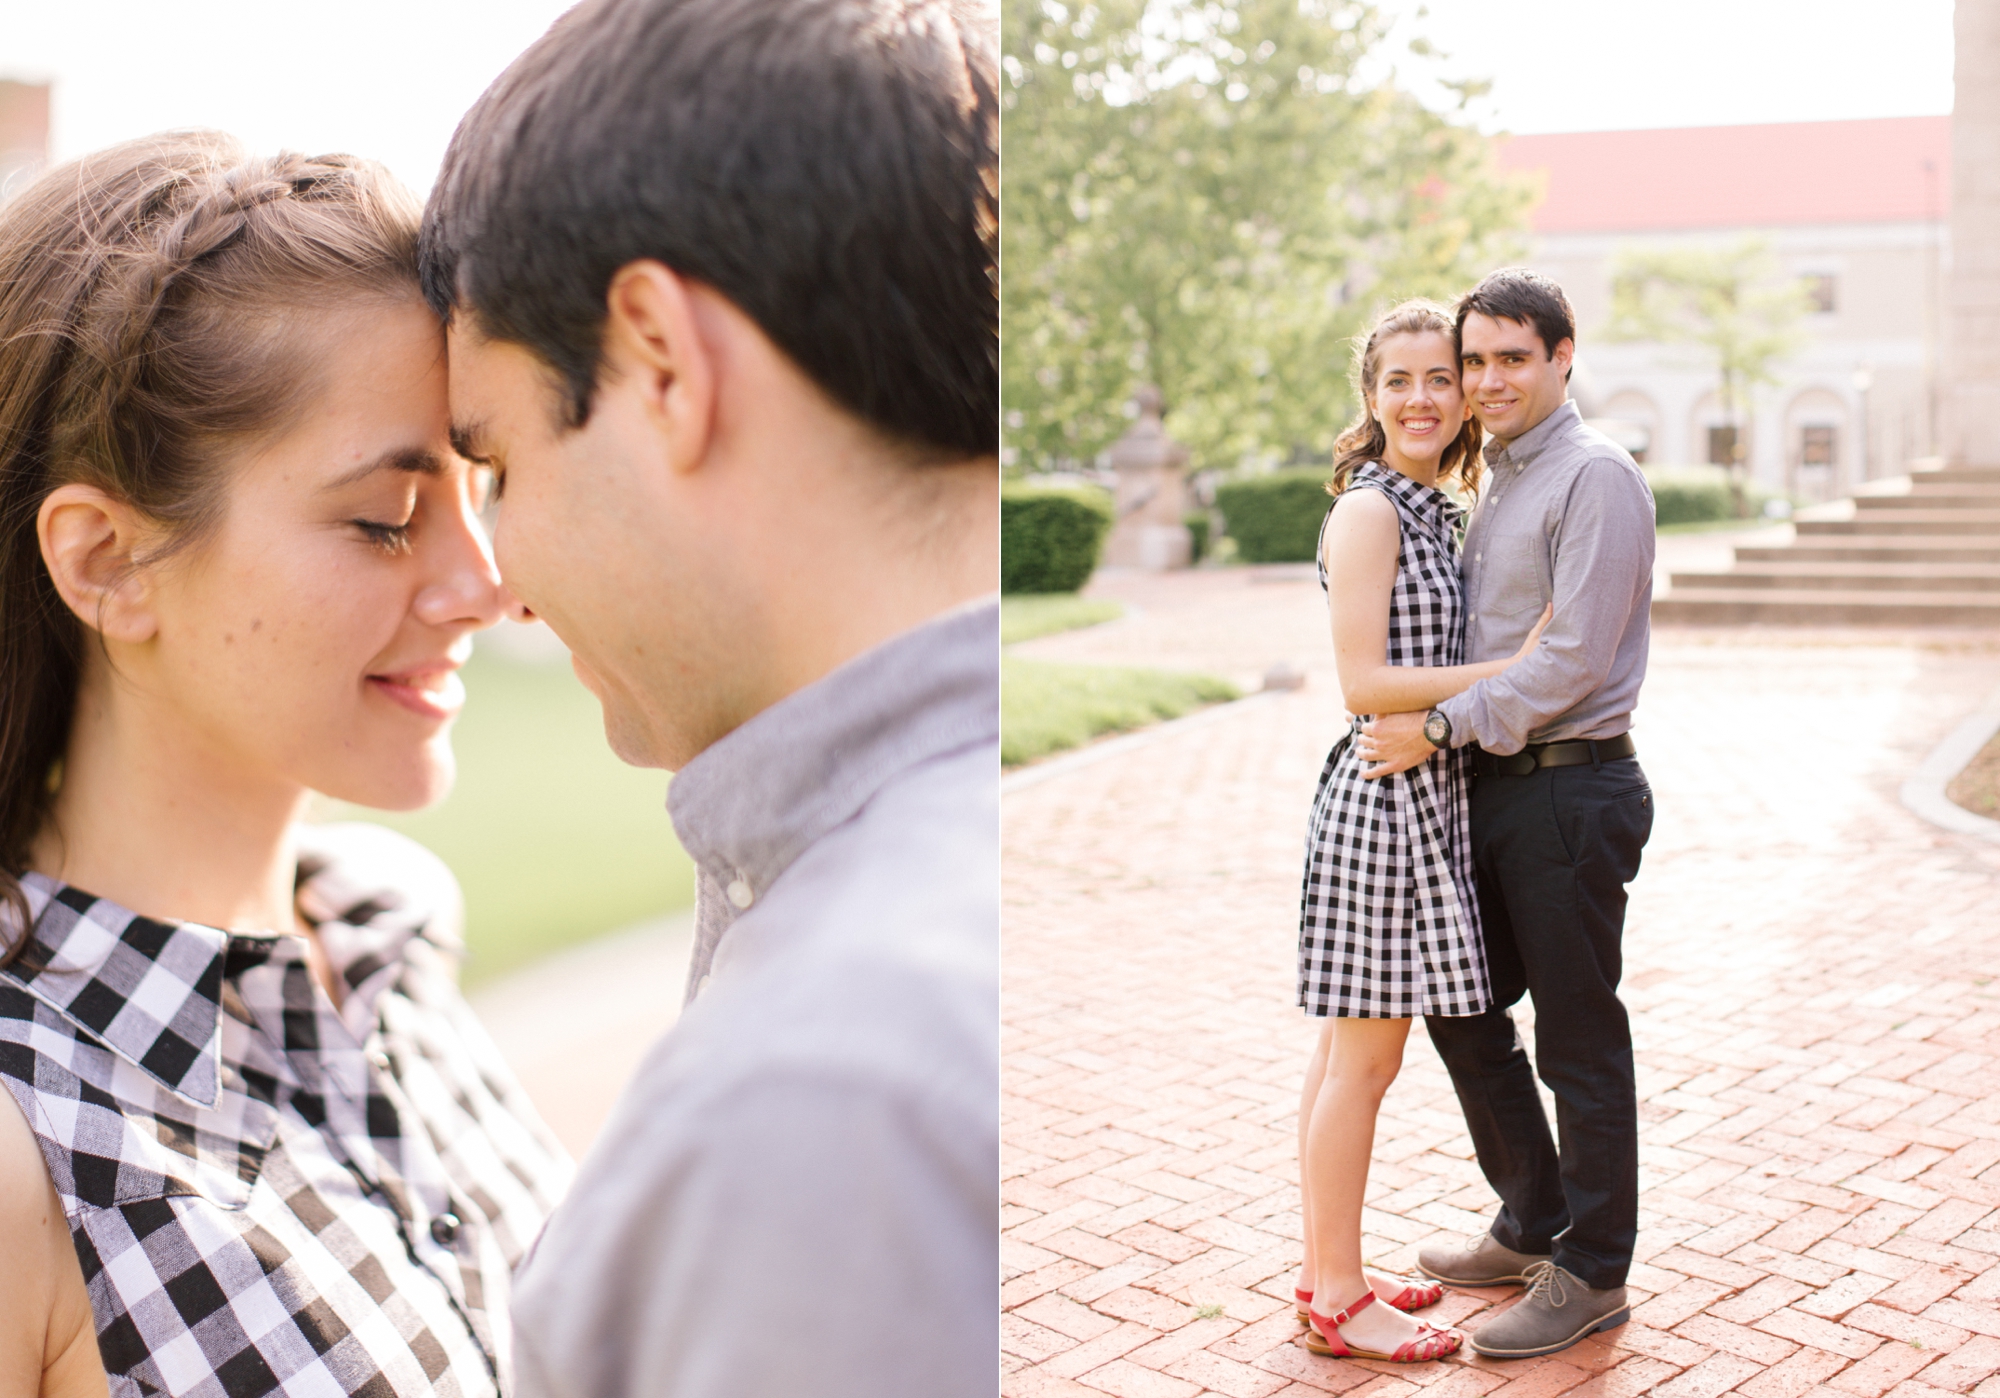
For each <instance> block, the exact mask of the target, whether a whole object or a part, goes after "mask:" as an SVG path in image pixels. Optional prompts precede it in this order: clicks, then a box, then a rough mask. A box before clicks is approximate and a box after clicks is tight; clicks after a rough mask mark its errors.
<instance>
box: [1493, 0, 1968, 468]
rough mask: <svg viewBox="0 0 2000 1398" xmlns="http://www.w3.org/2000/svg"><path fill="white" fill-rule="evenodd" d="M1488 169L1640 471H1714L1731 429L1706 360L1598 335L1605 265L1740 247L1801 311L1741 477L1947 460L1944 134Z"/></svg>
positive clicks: (1870, 129) (1581, 146) (1556, 141)
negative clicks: (1767, 257) (1508, 174)
mask: <svg viewBox="0 0 2000 1398" xmlns="http://www.w3.org/2000/svg"><path fill="white" fill-rule="evenodd" d="M1968 8H1977V7H1967V6H1963V5H1962V6H1960V7H1959V11H1960V14H1961V16H1963V15H1964V14H1965V12H1966V10H1967V9H1968ZM1964 23H1965V21H1964V19H1963V18H1961V20H1960V24H1961V26H1963V24H1964ZM1964 90H1965V89H1964V87H1963V85H1961V87H1960V92H1961V94H1963V93H1964ZM1962 100H1963V98H1961V101H1962ZM1995 100H1996V101H2000V98H1996V99H1995ZM1500 161H1501V164H1502V165H1503V167H1505V168H1508V169H1511V170H1516V171H1523V172H1532V173H1534V174H1536V175H1538V176H1539V177H1540V178H1541V179H1542V180H1543V181H1544V182H1545V185H1544V188H1545V194H1544V197H1543V199H1542V202H1541V204H1540V205H1539V207H1538V208H1537V209H1536V211H1535V213H1534V216H1533V224H1532V227H1533V238H1532V244H1531V247H1532V251H1531V255H1530V257H1529V259H1528V262H1529V265H1531V266H1533V267H1535V268H1536V269H1537V270H1540V271H1543V272H1546V273H1547V274H1549V275H1550V276H1552V277H1554V278H1555V279H1556V280H1557V281H1559V282H1560V283H1562V285H1563V287H1564V288H1565V290H1566V291H1567V292H1568V294H1569V296H1570V300H1571V303H1572V304H1573V305H1574V307H1575V309H1576V313H1577V325H1578V333H1579V346H1578V353H1579V359H1578V371H1577V374H1576V376H1575V379H1574V380H1573V383H1572V393H1573V396H1574V397H1575V398H1576V399H1577V400H1578V405H1579V406H1580V407H1581V408H1582V409H1583V411H1584V413H1585V415H1586V416H1588V417H1593V418H1599V419H1605V420H1607V421H1606V426H1607V428H1609V429H1611V430H1613V431H1614V434H1615V435H1618V436H1620V437H1621V439H1623V440H1624V441H1625V443H1626V445H1627V446H1629V447H1631V448H1632V449H1633V450H1634V452H1635V454H1638V455H1641V456H1642V457H1643V458H1644V459H1645V460H1646V461H1647V462H1649V463H1652V464H1658V465H1683V464H1697V463H1705V462H1710V461H1721V460H1725V459H1727V450H1728V445H1729V439H1728V437H1727V434H1726V418H1725V415H1724V413H1723V410H1722V405H1721V403H1720V401H1719V395H1718V389H1719V384H1718V376H1717V373H1716V371H1715V369H1714V368H1713V367H1712V366H1711V365H1710V364H1708V363H1707V362H1705V361H1704V360H1703V358H1702V356H1701V353H1700V351H1698V350H1695V349H1692V348H1689V347H1683V346H1668V345H1654V344H1637V343H1625V344H1619V343H1612V342H1610V341H1608V340H1607V339H1606V338H1605V337H1604V333H1603V332H1604V329H1605V327H1606V325H1607V323H1608V321H1609V318H1610V314H1611V281H1612V273H1613V269H1614V266H1615V264H1616V261H1617V259H1618V257H1619V255H1620V254H1621V253H1622V252H1623V251H1625V250H1627V249H1649V250H1650V249H1665V248H1674V247H1689V246H1697V247H1713V248H1722V247H1729V246H1735V245H1738V244H1740V243H1741V242H1742V241H1743V240H1744V239H1746V238H1749V237H1756V238H1760V239H1762V240H1763V241H1764V242H1765V243H1766V244H1767V245H1768V246H1769V248H1770V249H1771V251H1772V253H1773V255H1774V256H1775V258H1776V259H1777V261H1778V263H1779V265H1780V267H1781V268H1782V269H1783V270H1784V271H1786V272H1789V273H1790V274H1792V275H1795V276H1797V277H1799V278H1800V279H1801V283H1802V286H1803V288H1804V289H1805V291H1806V293H1807V299H1808V302H1809V304H1811V305H1812V306H1813V309H1812V310H1811V311H1810V312H1809V313H1808V314H1807V316H1806V317H1805V318H1804V320H1803V321H1802V323H1801V325H1800V330H1801V332H1802V343H1801V347H1800V348H1799V349H1798V350H1797V351H1796V352H1795V353H1794V354H1792V355H1791V356H1790V357H1789V358H1788V359H1787V360H1786V361H1785V362H1784V363H1782V364H1781V365H1780V366H1779V368H1778V379H1779V382H1778V383H1777V384H1776V385H1775V386H1770V387H1764V388H1760V389H1758V390H1757V392H1756V394H1755V397H1754V401H1753V405H1752V410H1751V413H1750V415H1749V416H1750V420H1749V422H1748V423H1747V424H1746V431H1747V434H1748V437H1747V441H1746V442H1745V443H1744V445H1745V447H1746V453H1745V455H1746V458H1747V461H1748V463H1749V466H1750V470H1751V474H1752V475H1753V477H1754V478H1755V479H1757V480H1759V481H1760V482H1763V483H1764V484H1766V485H1768V486H1770V487H1772V488H1773V489H1777V490H1783V491H1789V492H1791V493H1793V494H1795V495H1797V496H1799V497H1801V498H1804V499H1807V500H1812V499H1823V498H1827V497H1829V496H1832V495H1836V494H1840V493H1843V492H1844V491H1845V490H1847V489H1848V488H1850V487H1852V486H1853V485H1854V484H1856V483H1858V482H1860V481H1863V480H1867V479H1871V478H1874V477H1879V476H1884V475H1891V474H1897V473H1900V472H1901V471H1902V470H1904V469H1905V467H1906V465H1907V463H1909V462H1910V461H1911V460H1913V459H1918V458H1925V457H1931V456H1934V455H1937V454H1940V453H1941V452H1943V451H1944V449H1945V446H1944V435H1943V434H1944V432H1945V427H1944V421H1943V418H1944V411H1945V403H1944V399H1945V397H1946V396H1947V393H1946V385H1947V384H1948V382H1949V379H1948V377H1947V376H1946V374H1945V372H1944V369H1945V366H1944V364H1943V362H1942V361H1943V357H1944V355H1943V349H1942V347H1943V346H1944V345H1945V344H1946V343H1948V340H1949V337H1948V334H1947V331H1948V324H1949V317H1950V315H1951V314H1952V312H1951V311H1950V309H1949V307H1950V302H1951V297H1952V294H1953V293H1952V289H1951V282H1950V277H1951V232H1952V228H1953V224H1952V209H1953V197H1954V187H1953V169H1952V118H1950V117H1945V116H1938V117H1899V118H1887V119H1879V120H1866V121H1828V122H1799V123H1785V124H1776V125H1765V126H1736V127H1701V128H1687V129H1679V130H1657V131H1601V132H1584V133H1573V134H1562V135H1543V136H1520V137H1515V138H1513V139H1512V140H1509V141H1507V142H1506V143H1504V145H1503V146H1502V147H1501V150H1500ZM1997 168H2000V167H1997ZM1996 305H2000V302H1996ZM1996 344H2000V341H1996ZM1996 448H1997V449H2000V439H1996ZM1996 460H2000V456H1996Z"/></svg>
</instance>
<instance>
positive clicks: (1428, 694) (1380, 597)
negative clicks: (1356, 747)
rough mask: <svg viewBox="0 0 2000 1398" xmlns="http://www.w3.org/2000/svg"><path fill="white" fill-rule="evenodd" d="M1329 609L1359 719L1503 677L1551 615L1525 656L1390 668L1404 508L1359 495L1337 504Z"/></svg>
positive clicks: (1349, 700)
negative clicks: (1401, 510) (1393, 596)
mask: <svg viewBox="0 0 2000 1398" xmlns="http://www.w3.org/2000/svg"><path fill="white" fill-rule="evenodd" d="M1325 548H1326V580H1327V588H1326V593H1327V608H1328V610H1329V611H1330V612H1331V613H1332V616H1333V655H1334V662H1335V663H1336V664H1337V665H1338V666H1339V669H1340V694H1341V701H1342V702H1343V703H1344V704H1346V706H1347V711H1348V712H1349V713H1351V714H1399V713H1408V712H1410V711H1412V710H1417V709H1428V708H1430V707H1431V706H1432V705H1433V704H1436V703H1438V702H1439V701H1440V700H1443V699H1449V698H1450V697H1451V696H1452V695H1454V694H1459V693H1462V692H1463V691H1465V690H1467V689H1469V688H1471V687H1472V685H1473V684H1474V682H1476V681H1478V680H1483V679H1486V678H1488V677H1489V676H1492V675H1497V674H1499V673H1500V672H1501V671H1502V670H1505V669H1506V668H1507V667H1508V666H1509V665H1512V664H1514V663H1515V662H1516V661H1518V660H1520V659H1521V658H1522V656H1525V655H1527V654H1528V653H1529V652H1530V651H1532V650H1533V649H1534V648H1535V643H1536V642H1537V641H1538V640H1540V639H1541V635H1542V627H1543V626H1545V625H1547V624H1548V616H1547V614H1546V613H1544V614H1543V617H1542V620H1541V621H1540V622H1537V623H1536V625H1535V629H1534V630H1533V631H1531V632H1529V633H1528V639H1527V641H1526V642H1525V643H1524V644H1523V645H1522V647H1521V649H1520V651H1519V652H1517V653H1516V654H1514V655H1511V656H1509V657H1508V658H1507V659H1505V660H1487V661H1482V662H1481V663H1480V664H1477V665H1390V664H1388V663H1387V662H1386V661H1385V659H1384V657H1385V656H1386V655H1387V654H1388V650H1389V599H1390V594H1391V593H1392V592H1394V590H1395V586H1396V558H1397V555H1398V553H1399V552H1400V551H1401V548H1402V530H1401V528H1400V526H1399V524H1398V522H1397V516H1396V506H1395V505H1394V504H1393V503H1392V502H1391V501H1390V500H1389V498H1388V497H1387V496H1386V495H1384V494H1382V492H1381V491H1379V490H1351V491H1348V492H1347V493H1346V494H1345V495H1342V496H1341V497H1340V498H1339V499H1338V500H1336V501H1335V502H1334V506H1333V518H1332V519H1331V520H1330V521H1328V523H1327V526H1326V545H1325Z"/></svg>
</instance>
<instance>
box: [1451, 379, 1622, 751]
mask: <svg viewBox="0 0 2000 1398" xmlns="http://www.w3.org/2000/svg"><path fill="white" fill-rule="evenodd" d="M1486 467H1487V469H1486V479H1485V480H1484V482H1482V484H1481V485H1480V488H1479V506H1478V508H1477V509H1476V510H1475V511H1474V513H1473V516H1472V523H1471V525H1470V526H1469V527H1468V528H1467V529H1466V532H1465V547H1464V549H1463V551H1462V556H1461V563H1460V566H1461V568H1462V569H1463V571H1464V574H1465V659H1466V661H1467V663H1468V664H1477V663H1479V662H1480V661H1483V660H1500V659H1504V658H1505V657H1507V656H1510V655H1512V654H1514V652H1516V651H1517V650H1519V649H1520V648H1521V642H1522V641H1524V640H1526V639H1527V637H1528V632H1529V631H1531V630H1533V629H1534V625H1535V622H1536V620H1537V619H1538V618H1539V617H1540V616H1541V614H1542V609H1543V608H1544V607H1545V606H1547V605H1548V604H1549V603H1550V601H1551V600H1553V601H1554V603H1555V614H1554V616H1553V617H1552V618H1551V619H1550V621H1549V625H1548V629H1547V630H1545V631H1543V632H1542V639H1541V644H1540V645H1538V646H1537V647H1536V648H1535V650H1534V652H1533V654H1531V655H1529V656H1528V658H1527V659H1525V660H1523V661H1521V662H1520V664H1518V665H1512V666H1509V667H1508V668H1507V670H1506V671H1505V672H1504V673H1502V674H1499V675H1495V676H1494V677H1493V678H1491V679H1485V680H1480V681H1479V682H1478V683H1477V684H1475V685H1473V686H1472V687H1471V688H1470V689H1468V690H1466V691H1465V692H1464V693H1463V694H1459V695H1455V696H1453V697H1452V698H1450V699H1447V700H1445V701H1444V702H1443V703H1442V704H1439V705H1438V709H1439V710H1440V711H1441V712H1442V713H1443V714H1444V716H1445V717H1446V718H1447V719H1449V720H1451V741H1452V745H1453V746H1454V747H1458V746H1463V745H1464V744H1466V743H1473V742H1476V743H1478V744H1479V745H1480V746H1481V747H1483V748H1485V749H1486V750H1487V751H1488V752H1497V753H1510V752H1519V751H1520V750H1521V749H1522V748H1523V747H1524V746H1526V745H1527V744H1529V743H1554V742H1562V741H1564V740H1567V739H1571V738H1615V737H1617V736H1618V735H1619V734H1620V733H1623V732H1625V731H1627V730H1628V729H1629V728H1630V727H1631V726H1632V712H1633V710H1634V709H1636V708H1637V707H1638V704H1639V686H1640V684H1641V683H1642V682H1643V681H1644V680H1645V678H1646V652H1647V646H1648V642H1649V640H1650V635H1651V632H1650V619H1651V610H1652V602H1653V545H1654V529H1653V492H1652V491H1651V490H1650V489H1649V488H1648V487H1647V485H1646V478H1645V477H1644V476H1643V475H1641V474H1640V472H1639V468H1638V467H1637V466H1635V465H1633V464H1632V458H1631V457H1630V456H1628V455H1627V454H1626V453H1625V450H1624V448H1622V447H1620V446H1618V445H1617V444H1616V443H1615V442H1613V441H1612V440H1611V439H1610V438H1609V437H1606V436H1605V435H1604V434H1603V433H1601V432H1598V431H1596V430H1595V429H1593V428H1590V427H1586V426H1585V425H1584V422H1583V417H1582V415H1581V414H1580V413H1578V412H1577V408H1576V404H1574V403H1564V404H1563V405H1562V406H1561V407H1559V408H1557V409H1556V410H1555V411H1554V412H1552V413H1550V414H1549V415H1548V416H1547V417H1546V418H1544V419H1542V421H1540V422H1538V423H1536V424H1535V426H1533V427H1531V428H1530V429H1528V430H1527V431H1526V432H1523V433H1522V434H1521V435H1520V436H1519V437H1516V438H1515V439H1514V440H1513V441H1511V442H1508V443H1505V444H1502V443H1499V442H1489V443H1488V444H1487V449H1486Z"/></svg>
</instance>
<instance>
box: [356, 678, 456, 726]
mask: <svg viewBox="0 0 2000 1398" xmlns="http://www.w3.org/2000/svg"><path fill="white" fill-rule="evenodd" d="M368 683H369V684H370V685H372V686H373V687H374V688H375V690H376V691H377V692H378V693H380V694H381V695H382V696H383V697H384V698H386V699H390V700H393V701H394V702H395V703H398V704H401V705H402V706H403V707H404V708H406V709H408V710H409V711H410V712H411V713H414V714H420V715H422V716H423V717H424V718H430V719H447V718H451V717H452V716H453V715H455V714H456V713H457V712H458V711H459V710H460V709H462V708H464V707H465V681H463V680H461V679H460V678H459V677H458V671H457V670H456V669H448V670H425V671H411V672H408V673H405V674H401V675H370V676H369V677H368Z"/></svg>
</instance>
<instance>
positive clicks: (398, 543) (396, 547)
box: [348, 515, 416, 553]
mask: <svg viewBox="0 0 2000 1398" xmlns="http://www.w3.org/2000/svg"><path fill="white" fill-rule="evenodd" d="M415 518H416V516H415V515H411V516H410V518H409V519H406V520H404V521H403V522H402V523H401V524H385V523H383V522H381V521H380V520H373V519H353V520H349V521H348V523H349V524H352V525H353V526H354V527H355V528H356V529H359V530H360V531H361V532H362V534H363V535H364V536H365V537H366V538H367V540H368V542H369V543H371V544H373V545H375V546H376V547H377V548H379V549H381V550H382V551H383V552H384V553H406V552H408V551H409V547H410V522H411V520H414V519H415Z"/></svg>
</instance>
